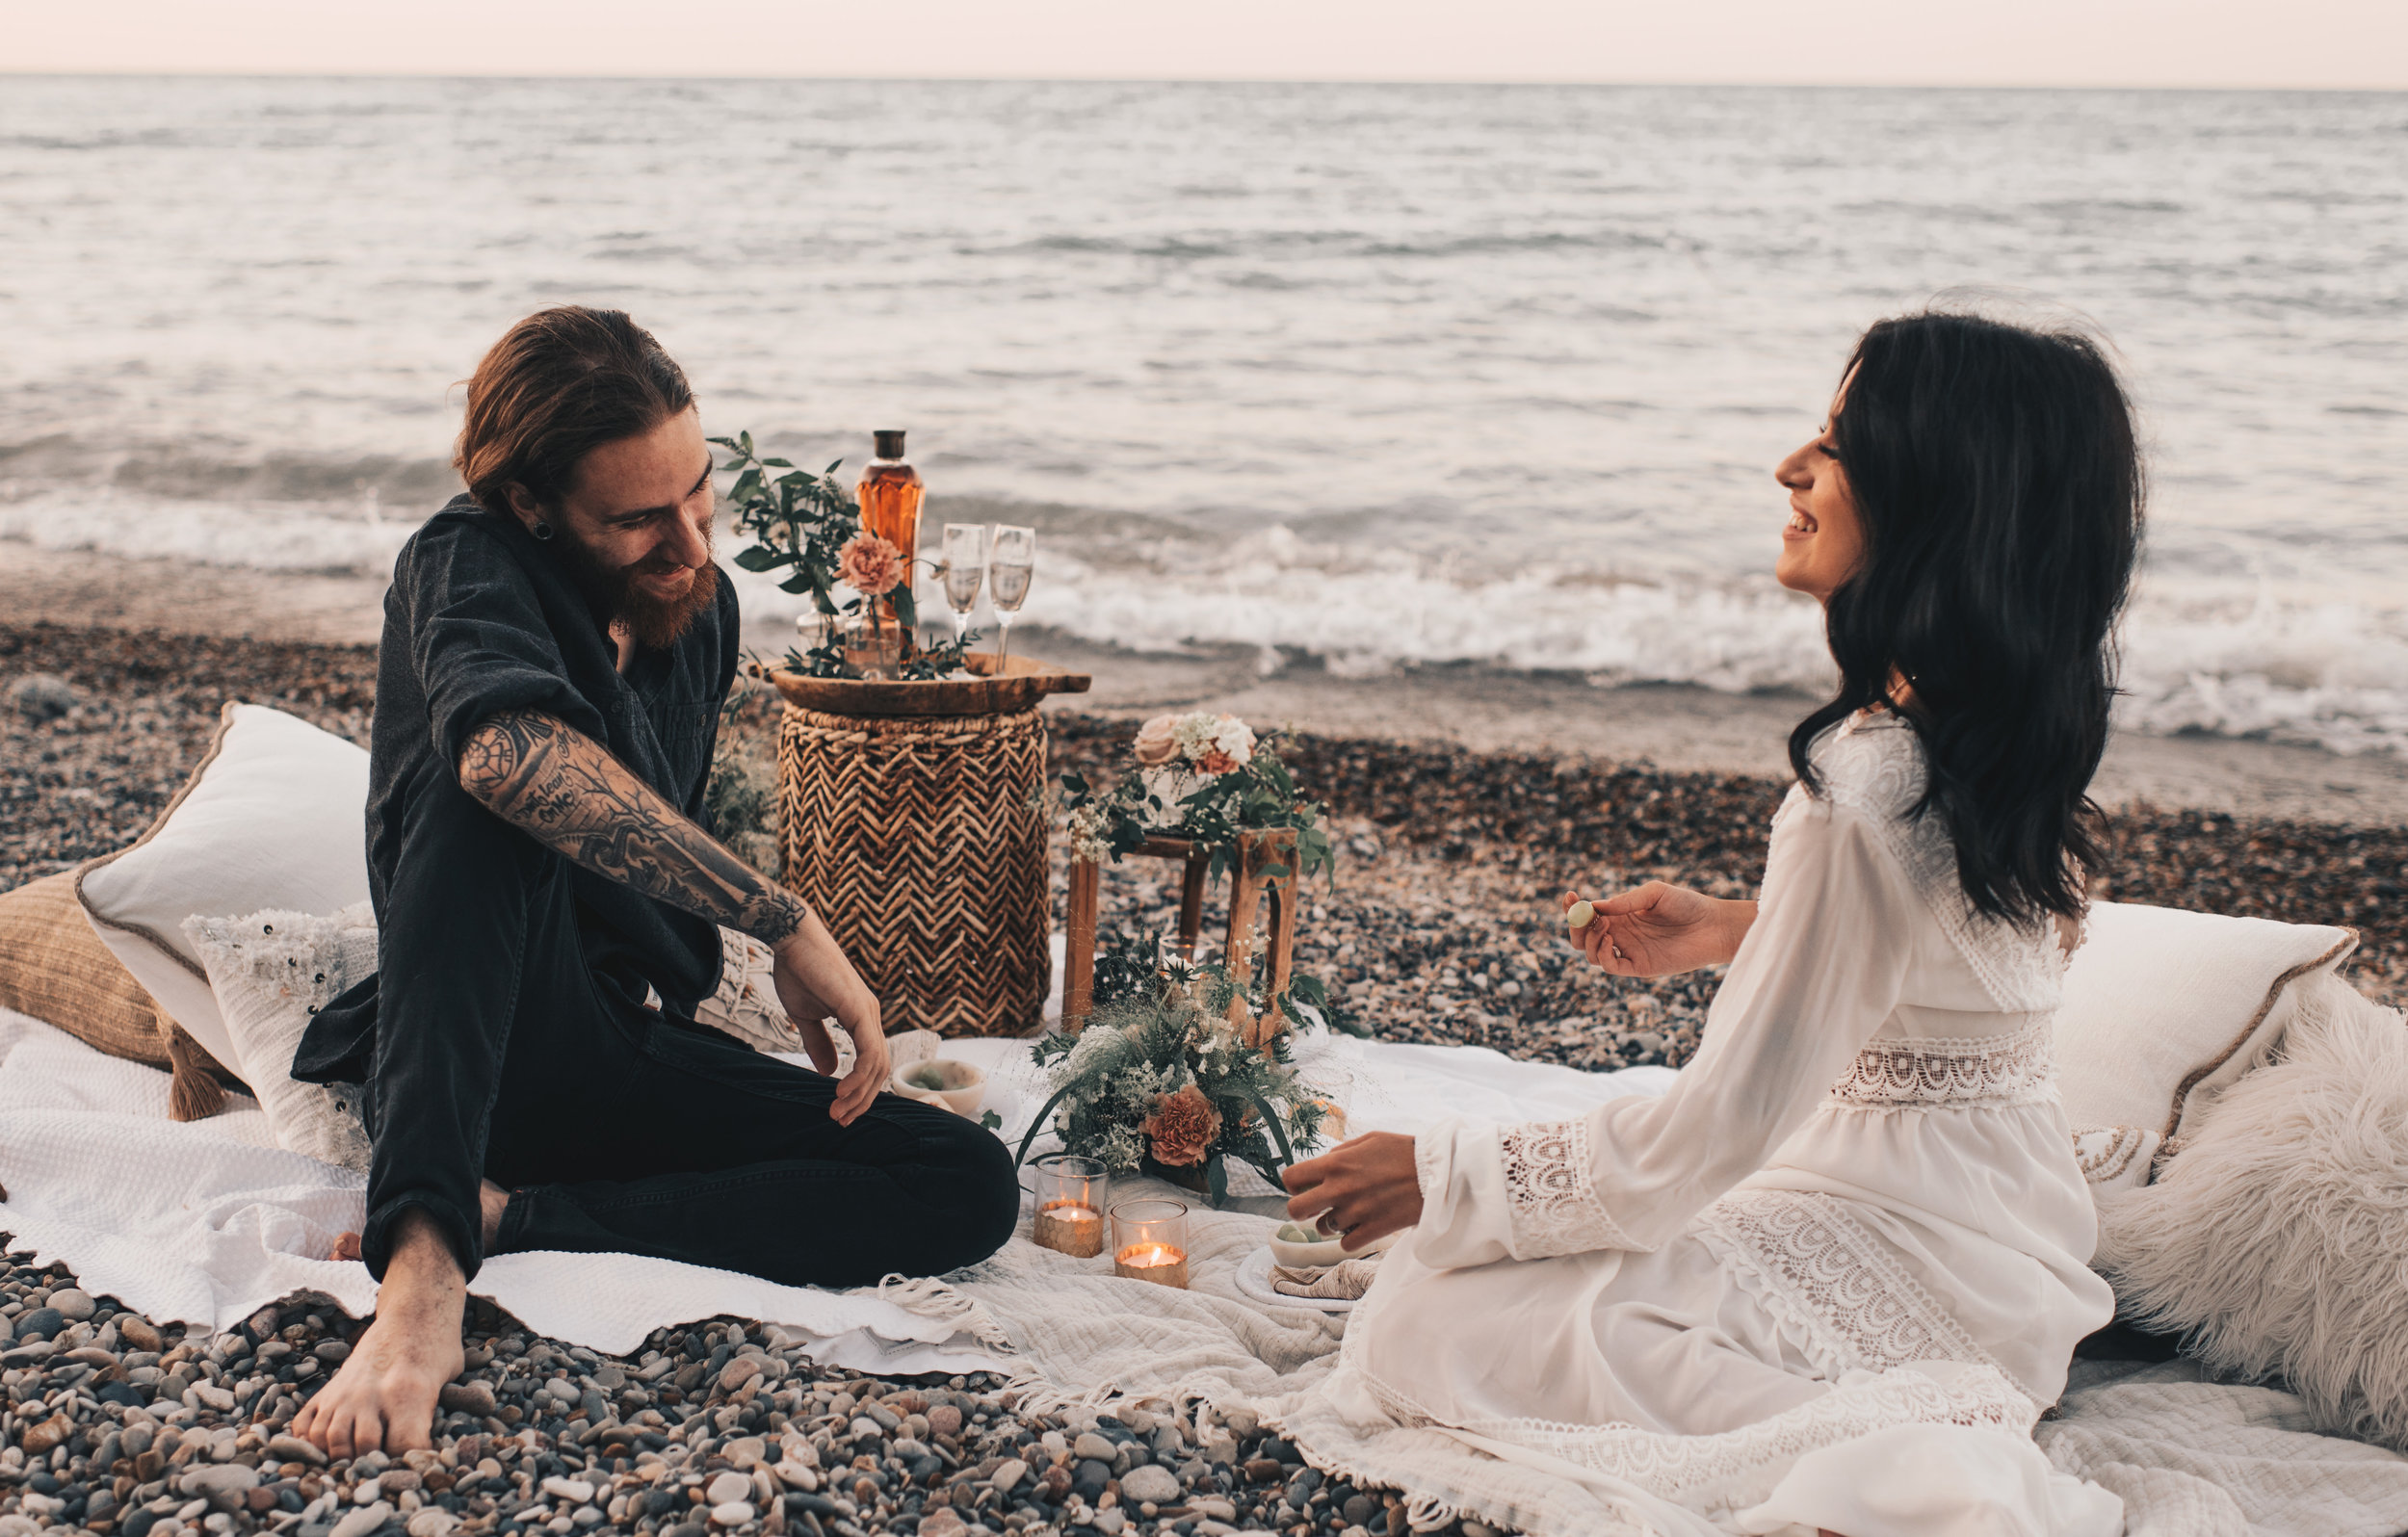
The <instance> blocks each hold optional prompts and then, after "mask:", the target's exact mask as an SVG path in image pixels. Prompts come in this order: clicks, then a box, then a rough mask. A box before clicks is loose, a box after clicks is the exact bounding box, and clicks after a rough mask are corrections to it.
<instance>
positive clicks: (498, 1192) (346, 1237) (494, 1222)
mask: <svg viewBox="0 0 2408 1537" xmlns="http://www.w3.org/2000/svg"><path fill="white" fill-rule="evenodd" d="M7 1199H8V1192H7V1191H5V1190H0V1201H5V1200H7ZM477 1204H478V1206H479V1208H480V1209H481V1210H480V1213H479V1214H480V1217H481V1218H482V1221H483V1223H484V1246H485V1247H486V1248H487V1249H491V1248H492V1247H493V1240H494V1239H495V1238H497V1237H501V1234H502V1213H503V1212H504V1211H509V1210H510V1192H509V1191H508V1190H505V1189H503V1188H502V1187H501V1186H500V1185H496V1184H494V1183H493V1182H492V1181H491V1180H481V1181H479V1182H478V1185H477ZM358 1258H359V1235H358V1234H356V1233H338V1234H336V1235H335V1237H334V1252H333V1253H331V1254H329V1255H327V1259H329V1260H356V1259H358Z"/></svg>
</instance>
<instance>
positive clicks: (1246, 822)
mask: <svg viewBox="0 0 2408 1537" xmlns="http://www.w3.org/2000/svg"><path fill="white" fill-rule="evenodd" d="M1280 746H1281V738H1280V736H1279V735H1277V734H1273V735H1270V736H1268V737H1258V736H1257V735H1256V734H1255V732H1254V730H1253V728H1252V727H1250V726H1248V725H1247V724H1246V723H1245V722H1244V721H1243V720H1241V719H1239V718H1238V717H1237V716H1232V715H1215V714H1212V713H1210V712H1206V711H1193V712H1191V713H1189V714H1185V715H1163V716H1155V717H1154V718H1152V719H1151V720H1148V721H1146V722H1145V723H1144V724H1143V725H1141V726H1139V728H1138V733H1137V736H1136V738H1135V739H1134V740H1133V741H1132V742H1131V743H1130V747H1129V760H1130V767H1131V770H1132V771H1130V772H1127V773H1124V774H1122V775H1120V776H1119V777H1118V778H1117V779H1116V780H1115V781H1114V782H1113V783H1112V785H1111V786H1110V787H1109V788H1108V789H1105V790H1101V791H1099V790H1097V789H1095V788H1094V787H1093V786H1091V785H1089V784H1088V783H1087V781H1086V778H1085V776H1083V775H1080V774H1076V773H1065V774H1063V775H1062V776H1061V793H1062V802H1061V803H1062V806H1063V808H1064V810H1065V812H1066V813H1067V816H1066V819H1065V821H1066V829H1065V830H1066V832H1067V836H1068V841H1069V844H1070V856H1071V858H1073V859H1077V860H1085V861H1086V862H1088V863H1090V864H1095V865H1102V864H1106V863H1116V862H1117V861H1119V860H1120V859H1121V858H1122V857H1123V856H1125V855H1127V854H1130V853H1134V852H1135V851H1136V850H1138V849H1139V847H1142V846H1143V845H1144V844H1145V843H1146V842H1147V840H1149V839H1152V838H1155V837H1159V836H1163V835H1165V834H1166V835H1169V836H1172V837H1177V838H1184V839H1187V840H1189V841H1190V842H1191V843H1193V844H1195V845H1197V846H1199V847H1202V848H1204V849H1206V850H1208V863H1207V866H1206V870H1207V874H1208V877H1209V878H1211V879H1213V880H1218V879H1220V878H1221V877H1222V876H1223V875H1225V874H1227V873H1229V872H1230V869H1231V865H1232V862H1233V861H1234V860H1235V859H1236V857H1237V854H1238V845H1239V839H1240V835H1241V834H1243V833H1249V832H1269V831H1273V830H1288V831H1293V832H1294V833H1295V835H1296V865H1297V867H1298V868H1297V872H1296V873H1297V875H1298V877H1299V879H1310V878H1311V877H1313V876H1314V875H1322V876H1323V877H1324V878H1326V879H1327V880H1328V881H1329V882H1330V884H1331V886H1332V887H1333V888H1334V887H1335V886H1336V884H1337V855H1336V851H1335V850H1334V849H1333V848H1332V847H1331V845H1330V841H1329V834H1328V832H1327V831H1326V830H1325V829H1323V827H1322V814H1323V811H1324V809H1325V808H1323V807H1322V804H1321V803H1320V802H1319V801H1315V800H1311V799H1308V798H1306V797H1305V796H1304V795H1302V794H1301V793H1300V792H1299V791H1298V790H1297V789H1296V778H1295V776H1294V775H1293V774H1291V773H1290V772H1289V770H1288V766H1287V764H1286V763H1285V762H1284V761H1282V759H1281V756H1280ZM1264 873H1267V874H1270V875H1275V876H1284V875H1286V874H1287V873H1288V871H1287V870H1286V869H1285V868H1284V867H1273V868H1271V869H1270V870H1269V871H1267V872H1264ZM1156 970H1157V959H1156V956H1155V954H1154V953H1153V948H1152V947H1150V946H1145V945H1135V944H1129V943H1127V942H1123V943H1122V944H1119V945H1116V946H1113V947H1111V948H1110V949H1109V950H1106V951H1104V952H1102V953H1100V954H1099V956H1098V958H1097V963H1096V970H1095V994H1094V1002H1095V1003H1096V1004H1098V1005H1099V1006H1100V1005H1104V1004H1109V1003H1113V1002H1115V1001H1119V1000H1123V999H1128V998H1132V997H1139V996H1142V995H1144V994H1145V993H1147V992H1148V991H1149V990H1150V989H1151V987H1152V986H1153V984H1154V980H1155V975H1156ZM1261 991H1262V989H1261V987H1260V984H1259V982H1250V983H1249V989H1248V998H1247V1000H1246V1003H1247V1005H1248V1008H1249V1009H1250V1011H1251V1012H1253V1013H1255V1014H1256V1015H1258V1016H1259V1015H1261V1014H1262V1013H1263V1012H1264V1011H1265V1010H1266V1009H1268V1008H1274V1007H1275V1008H1276V1009H1277V1010H1278V1011H1279V1012H1280V1013H1282V1014H1283V1015H1286V1016H1288V1017H1294V1015H1295V1012H1296V1010H1295V1005H1296V1003H1304V1004H1306V1005H1307V1006H1308V1007H1309V1008H1310V1009H1311V1010H1312V1012H1313V1013H1314V1014H1316V1015H1318V1016H1319V1017H1320V1018H1321V1019H1322V1021H1323V1022H1324V1023H1325V1024H1327V1025H1329V1026H1330V1027H1331V1028H1332V1029H1340V1030H1345V1031H1347V1032H1348V1033H1349V1034H1355V1035H1364V1034H1368V1033H1370V1032H1369V1031H1367V1030H1365V1029H1362V1028H1361V1027H1360V1026H1359V1025H1358V1024H1357V1023H1356V1022H1355V1021H1354V1020H1353V1019H1352V1017H1351V1016H1349V1015H1348V1013H1347V1011H1346V1010H1345V1008H1344V1007H1342V1006H1341V1004H1340V1003H1339V1002H1338V1000H1337V998H1336V997H1335V995H1333V994H1332V992H1331V991H1330V989H1329V988H1328V987H1327V986H1326V985H1324V984H1323V983H1322V982H1321V981H1320V980H1319V979H1318V978H1316V977H1309V976H1306V975H1305V974H1303V973H1301V972H1297V973H1296V974H1294V975H1293V976H1291V977H1289V979H1288V989H1287V992H1286V993H1284V994H1282V995H1281V996H1279V997H1277V998H1264V997H1260V996H1257V995H1259V994H1260V993H1261ZM1234 996H1235V995H1234V992H1231V993H1230V994H1228V995H1226V996H1225V997H1224V999H1223V1002H1224V1003H1225V1002H1227V1001H1228V998H1230V997H1234Z"/></svg>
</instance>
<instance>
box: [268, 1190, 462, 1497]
mask: <svg viewBox="0 0 2408 1537" xmlns="http://www.w3.org/2000/svg"><path fill="white" fill-rule="evenodd" d="M467 1302H468V1285H467V1282H466V1281H465V1280H463V1279H462V1278H461V1276H460V1272H459V1262H458V1261H457V1260H455V1259H453V1258H452V1248H451V1245H450V1244H449V1243H447V1242H446V1241H444V1237H443V1232H442V1230H441V1229H440V1228H438V1227H436V1226H435V1224H434V1219H433V1218H432V1217H430V1216H428V1215H427V1213H426V1212H425V1211H424V1210H422V1209H419V1208H415V1207H413V1208H411V1209H410V1210H408V1211H405V1212H403V1213H402V1217H401V1220H400V1221H399V1222H398V1223H397V1224H396V1231H395V1237H394V1244H393V1260H392V1263H390V1264H388V1265H387V1266H385V1272H384V1284H383V1285H382V1286H381V1287H380V1289H379V1290H378V1291H377V1315H376V1317H375V1318H374V1319H373V1320H372V1321H371V1322H370V1323H369V1325H368V1332H367V1333H366V1334H363V1335H361V1336H360V1337H359V1342H358V1344H357V1345H356V1346H354V1347H353V1350H352V1353H351V1356H350V1357H349V1359H347V1360H346V1361H344V1363H343V1366H342V1369H341V1370H339V1371H337V1372H335V1374H334V1380H333V1381H331V1382H329V1383H327V1385H326V1386H325V1387H324V1388H322V1389H320V1390H319V1392H318V1395H317V1396H316V1397H314V1398H312V1399H310V1400H309V1402H308V1403H307V1404H305V1405H303V1406H302V1408H301V1413H300V1414H298V1415H295V1416H294V1417H293V1433H294V1434H295V1435H297V1436H301V1437H303V1438H305V1439H307V1440H309V1441H310V1442H313V1443H315V1444H316V1445H317V1446H320V1447H323V1448H324V1449H325V1451H326V1453H327V1455H328V1456H330V1457H338V1458H339V1457H351V1456H356V1455H357V1454H359V1453H360V1452H363V1451H368V1450H370V1449H372V1448H375V1447H382V1448H383V1449H384V1450H385V1451H387V1452H389V1453H394V1454H399V1453H401V1452H405V1451H409V1450H413V1449H416V1448H420V1447H425V1446H430V1445H431V1444H432V1431H433V1429H434V1409H435V1397H436V1395H437V1394H440V1393H441V1392H442V1391H443V1385H444V1384H445V1383H447V1382H449V1381H451V1380H452V1379H453V1378H454V1377H457V1376H458V1375H459V1373H460V1368H461V1367H462V1366H464V1365H466V1363H465V1361H464V1360H463V1359H462V1355H461V1351H460V1342H459V1325H460V1315H461V1312H462V1311H463V1310H464V1309H465V1308H466V1306H467Z"/></svg>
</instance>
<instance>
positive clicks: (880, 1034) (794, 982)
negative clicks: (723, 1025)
mask: <svg viewBox="0 0 2408 1537" xmlns="http://www.w3.org/2000/svg"><path fill="white" fill-rule="evenodd" d="M773 956H774V964H773V965H772V969H771V977H772V980H773V981H774V982H775V984H776V986H777V1001H778V1003H781V1004H783V1005H784V1006H785V1009H786V1017H787V1018H788V1019H791V1020H793V1021H794V1022H795V1024H796V1026H797V1027H798V1028H799V1029H801V1031H802V1049H803V1052H804V1053H805V1055H808V1056H809V1057H810V1058H811V1065H812V1066H814V1067H816V1068H818V1069H819V1070H820V1071H821V1072H823V1073H833V1072H835V1071H836V1043H835V1042H834V1041H832V1040H830V1039H829V1038H828V1033H827V1027H826V1024H825V1023H824V1022H825V1021H827V1020H830V1019H833V1020H834V1021H835V1022H836V1028H837V1029H841V1030H843V1031H844V1032H845V1033H846V1034H848V1035H850V1036H851V1037H852V1051H853V1056H852V1071H851V1072H850V1073H847V1074H846V1075H845V1080H844V1081H843V1082H841V1083H839V1084H838V1085H837V1086H836V1102H835V1103H834V1104H833V1105H831V1106H829V1107H828V1114H829V1115H831V1116H833V1117H834V1118H835V1121H836V1124H837V1125H839V1126H851V1124H852V1123H853V1122H854V1121H855V1120H857V1119H859V1118H860V1115H861V1112H862V1111H863V1110H866V1109H868V1108H869V1107H870V1102H871V1101H872V1100H874V1099H876V1098H877V1094H878V1090H880V1089H882V1088H884V1087H885V1086H886V1079H887V1075H888V1073H889V1072H890V1071H892V1069H891V1067H890V1065H889V1062H888V1059H887V1053H886V1031H885V1029H883V1027H882V1026H881V1025H880V1024H879V1022H878V1006H877V997H876V995H874V994H873V993H871V991H870V988H869V984H867V983H866V982H864V981H862V979H861V974H860V973H859V972H857V971H854V970H853V967H852V962H851V960H850V959H848V958H847V957H846V954H845V951H844V950H843V948H842V947H840V946H839V945H838V944H837V943H836V938H835V936H834V935H832V934H830V933H829V932H828V931H827V925H825V924H824V923H822V922H820V917H819V915H818V914H817V913H812V914H810V915H809V916H807V917H806V918H805V919H804V920H803V922H802V925H801V926H800V927H798V928H797V929H796V930H795V931H794V933H792V934H791V935H789V936H787V938H786V940H785V941H784V942H783V943H781V944H780V945H779V946H778V947H777V949H776V951H774V952H773Z"/></svg>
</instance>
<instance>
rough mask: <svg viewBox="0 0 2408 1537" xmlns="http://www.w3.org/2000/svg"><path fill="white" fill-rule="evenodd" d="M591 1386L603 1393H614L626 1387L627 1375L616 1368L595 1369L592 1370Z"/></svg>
mask: <svg viewBox="0 0 2408 1537" xmlns="http://www.w3.org/2000/svg"><path fill="white" fill-rule="evenodd" d="M593 1385H594V1386H595V1387H597V1388H599V1389H601V1390H602V1391H603V1392H604V1393H616V1392H618V1390H619V1389H621V1388H624V1387H626V1386H627V1373H626V1372H624V1371H621V1370H620V1369H619V1368H616V1367H609V1366H605V1367H596V1368H594V1369H593Z"/></svg>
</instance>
